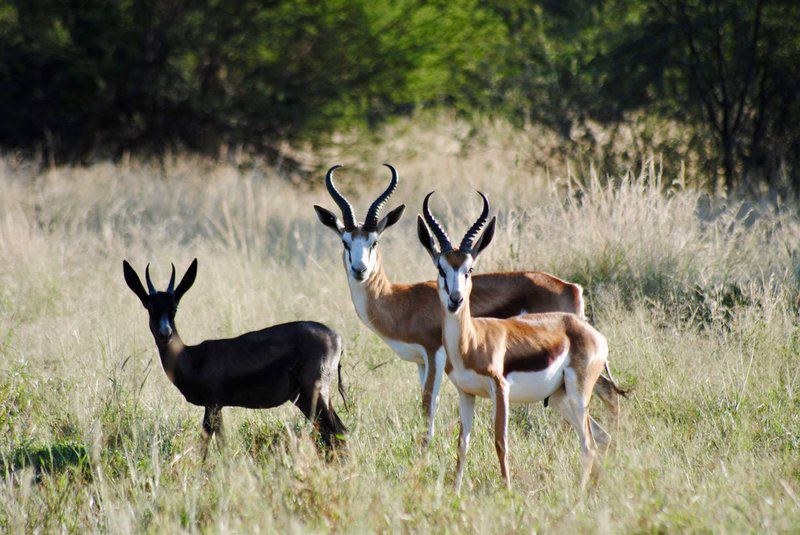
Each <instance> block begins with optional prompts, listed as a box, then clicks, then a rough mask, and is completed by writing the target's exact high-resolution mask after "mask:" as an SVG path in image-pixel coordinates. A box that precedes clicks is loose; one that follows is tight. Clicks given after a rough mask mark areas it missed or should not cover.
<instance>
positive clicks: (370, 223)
mask: <svg viewBox="0 0 800 535" xmlns="http://www.w3.org/2000/svg"><path fill="white" fill-rule="evenodd" d="M383 165H385V166H386V167H388V168H389V170H390V171H391V172H392V181H391V182H390V183H389V187H388V188H386V190H385V191H384V192H383V193H381V195H380V196H379V197H378V198H377V199H375V202H373V203H372V205H371V206H370V207H369V210H368V211H367V218H366V220H365V221H364V230H366V231H367V232H373V231H375V230H377V228H378V216H380V214H381V210H383V206H384V205H385V204H386V201H388V200H389V197H391V196H392V193H394V190H396V189H397V170H396V169H395V168H394V167H392V166H391V165H389V164H388V163H385V164H383Z"/></svg>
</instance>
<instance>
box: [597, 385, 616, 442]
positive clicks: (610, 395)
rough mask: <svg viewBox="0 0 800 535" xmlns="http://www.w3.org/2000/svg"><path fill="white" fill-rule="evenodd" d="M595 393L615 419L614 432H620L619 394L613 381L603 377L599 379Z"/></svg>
mask: <svg viewBox="0 0 800 535" xmlns="http://www.w3.org/2000/svg"><path fill="white" fill-rule="evenodd" d="M594 393H595V394H597V396H598V397H599V398H600V399H601V400H602V401H603V403H604V404H605V406H606V408H608V410H609V412H611V415H612V416H613V418H614V430H615V431H619V394H618V393H617V391H616V390H615V389H614V388H613V386H612V384H611V381H609V380H608V379H607V378H605V377H603V376H602V375H601V376H600V377H598V378H597V383H595V385H594Z"/></svg>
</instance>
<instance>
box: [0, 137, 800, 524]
mask: <svg viewBox="0 0 800 535" xmlns="http://www.w3.org/2000/svg"><path fill="white" fill-rule="evenodd" d="M406 135H407V134H406ZM414 141H417V142H419V143H417V144H416V145H417V148H416V149H412V148H409V147H412V144H411V140H410V139H409V138H406V141H405V145H403V143H401V142H399V141H396V140H395V141H392V142H385V143H383V144H379V145H376V146H372V147H369V148H368V149H365V151H364V152H358V153H353V152H350V149H347V151H344V152H341V154H339V153H337V152H336V151H335V150H332V149H331V150H330V151H331V154H326V155H325V158H326V162H327V161H329V162H330V163H335V161H336V160H338V159H339V158H340V157H341V158H342V159H343V160H344V161H345V162H349V163H352V164H357V165H351V166H350V167H349V168H347V169H345V170H343V171H342V172H341V173H340V175H339V176H341V182H342V184H343V187H344V189H345V190H346V191H347V192H348V193H350V194H351V195H352V196H353V197H354V198H355V199H357V200H358V203H357V209H358V210H359V213H360V214H362V215H363V212H364V210H365V208H366V206H367V204H368V202H370V201H371V199H372V196H373V195H375V194H376V193H377V192H378V191H379V190H380V188H381V185H382V182H381V181H382V180H383V179H385V178H386V176H385V174H384V171H385V169H383V168H381V167H380V165H379V164H380V163H382V162H383V161H384V160H388V161H390V162H392V163H394V164H395V165H396V166H397V167H398V169H399V170H400V173H401V185H400V187H399V189H398V192H397V193H396V195H395V198H394V199H393V200H392V201H391V202H390V204H389V206H395V205H396V204H399V203H400V202H405V203H406V204H407V205H408V211H407V212H406V216H405V217H404V219H403V220H402V221H401V223H400V224H398V225H397V226H396V227H394V228H392V229H391V230H390V231H388V232H387V234H386V237H385V239H384V240H382V242H381V247H382V250H383V256H384V260H385V263H386V265H387V271H388V272H389V275H390V277H392V278H393V279H394V280H398V281H413V280H421V279H429V278H432V276H433V268H432V267H431V266H430V263H429V260H428V257H427V255H426V253H425V252H424V250H423V249H422V247H421V246H419V244H418V243H417V242H416V238H415V232H414V226H413V224H414V215H415V214H416V213H417V212H418V211H419V207H420V203H421V201H422V197H423V194H424V193H425V192H427V191H428V190H430V189H433V188H435V189H437V190H438V191H439V193H440V194H439V197H438V200H437V203H436V205H437V206H438V207H440V211H439V215H441V217H442V219H443V220H445V221H446V222H448V224H450V225H451V228H453V229H455V228H463V226H464V225H465V224H466V222H467V220H470V219H471V218H474V217H475V215H476V214H477V211H478V210H479V202H478V199H477V196H476V195H475V194H474V189H475V188H476V187H480V188H482V189H483V191H485V192H486V193H487V194H488V195H489V198H490V200H491V201H492V204H493V207H494V209H496V210H497V211H498V213H499V222H498V223H499V228H498V235H497V236H496V237H495V241H494V243H493V244H492V246H491V247H490V248H489V249H488V250H487V252H486V254H485V256H484V257H482V259H481V263H480V265H479V268H480V269H482V270H493V269H538V270H544V271H549V272H552V273H554V274H556V275H558V276H561V277H563V278H566V279H569V280H573V281H576V282H579V283H580V284H582V285H584V287H585V288H586V290H587V301H588V304H589V312H590V315H591V318H592V321H593V323H594V324H595V325H596V326H597V327H598V328H599V329H600V331H601V332H603V333H604V334H605V335H606V336H607V337H608V339H609V344H610V348H611V353H610V362H611V365H612V368H613V370H614V372H615V374H616V376H617V379H618V380H620V381H621V382H622V383H623V384H624V385H626V386H629V387H632V389H633V394H632V397H631V399H629V400H627V401H626V402H625V403H624V406H623V417H622V424H621V428H620V430H619V432H618V433H616V434H615V435H614V446H613V448H612V450H611V451H610V452H609V454H608V455H607V456H606V458H605V459H604V460H603V467H604V475H603V478H602V479H601V481H600V483H599V485H598V486H597V488H596V489H595V490H594V491H593V492H591V493H590V494H589V495H588V496H587V497H585V498H584V499H583V500H579V494H578V492H577V490H576V487H577V483H578V480H579V469H580V461H579V454H578V442H577V439H576V437H575V436H574V433H573V432H572V431H571V430H570V429H569V428H568V427H567V426H566V425H565V424H563V423H562V422H560V421H559V420H558V418H557V417H556V415H555V414H553V413H552V412H551V411H546V410H543V409H542V407H541V406H539V405H534V406H530V407H527V408H525V407H521V408H516V409H514V411H513V414H512V418H511V420H512V422H511V425H510V437H509V441H510V470H511V477H512V481H513V490H512V491H511V492H506V491H505V490H504V489H503V486H502V483H501V479H500V477H499V470H498V467H497V461H496V457H495V453H494V447H493V444H492V436H491V432H490V424H489V418H490V415H489V410H488V409H489V404H488V403H487V402H485V401H484V402H482V403H481V402H479V403H478V412H477V415H476V425H475V432H474V438H473V445H472V449H471V451H470V454H469V457H468V466H467V472H466V479H465V486H464V489H463V492H462V495H461V496H455V495H454V494H453V492H452V482H453V475H454V466H455V442H456V435H457V421H458V410H457V395H456V392H455V389H454V388H453V387H452V385H450V384H449V383H448V382H447V381H446V380H445V385H444V386H443V390H442V400H441V405H440V407H441V408H440V412H439V415H438V418H437V430H438V431H437V436H436V438H435V441H434V443H433V444H432V446H431V448H430V449H429V450H427V451H426V450H423V449H422V448H421V447H420V445H419V438H420V437H421V435H422V434H423V428H424V426H423V423H422V418H421V415H420V413H419V408H418V406H419V391H418V378H417V371H416V369H415V367H414V366H412V365H409V364H406V363H403V362H401V361H400V360H399V359H398V358H396V357H395V356H394V354H393V353H391V352H390V350H389V349H388V347H386V346H385V345H384V344H383V343H382V342H380V341H379V340H378V339H377V337H376V336H374V335H373V334H371V333H370V332H369V331H368V330H367V329H366V328H365V327H364V326H363V325H362V324H361V323H360V322H359V320H358V318H357V317H356V315H355V312H354V310H353V306H352V304H351V302H350V299H349V293H348V291H347V288H346V282H345V274H344V272H343V268H342V266H341V261H340V253H341V251H340V249H341V245H340V244H339V242H338V240H337V239H336V238H335V237H334V236H333V234H331V233H330V231H328V230H327V229H324V228H323V227H322V226H321V225H320V224H319V223H318V222H317V221H316V218H315V217H314V212H313V209H312V204H313V203H318V204H323V205H325V206H328V207H330V208H333V207H334V204H333V202H332V201H331V200H330V199H329V197H328V196H327V194H326V193H325V192H324V190H323V189H321V188H312V189H309V188H304V187H297V186H294V185H292V184H291V183H290V182H287V181H286V180H284V179H282V178H281V177H280V176H279V174H278V173H276V172H273V171H272V170H270V169H266V170H265V169H263V168H259V169H258V170H246V169H245V170H240V169H237V168H236V167H234V166H226V165H221V164H210V163H208V162H205V161H200V160H196V159H190V158H184V157H181V158H173V159H170V160H168V161H167V162H166V164H165V165H164V166H163V167H159V166H156V165H147V164H142V163H138V162H136V161H131V162H125V163H121V164H118V165H114V164H98V165H95V166H92V167H90V168H64V169H56V170H51V171H46V172H38V171H36V170H35V169H34V168H33V167H32V166H31V165H29V164H26V163H25V162H19V161H16V160H14V159H13V158H10V157H7V158H5V159H4V160H2V162H1V163H0V189H2V194H1V195H0V467H1V468H2V472H0V477H2V481H1V482H0V531H3V532H23V531H41V532H53V531H56V532H58V531H63V532H78V531H81V532H84V531H101V532H115V533H117V532H130V531H144V532H153V533H155V532H159V533H160V532H175V531H188V532H241V533H252V532H266V533H270V532H277V533H307V532H328V531H334V532H373V531H391V532H465V531H469V532H493V533H500V532H507V531H514V532H531V531H546V532H575V531H581V532H595V531H598V532H608V533H616V532H621V531H622V532H631V531H635V532H678V531H691V532H698V531H702V532H706V531H714V532H743V531H745V532H747V531H749V532H756V531H757V532H762V531H768V532H797V531H798V530H800V394H799V392H800V380H798V377H800V325H799V324H798V312H797V296H798V288H799V287H800V255H799V254H798V242H800V219H798V217H797V216H796V213H797V212H796V210H794V211H793V210H788V209H785V210H782V211H776V210H775V209H773V208H769V207H765V206H760V205H742V204H735V205H728V206H726V205H724V204H723V203H721V202H720V201H719V200H717V199H715V198H712V197H708V196H705V195H703V194H701V193H699V192H697V191H693V190H691V189H686V188H684V187H682V179H681V178H680V177H667V176H663V177H662V176H660V174H659V171H658V166H657V165H656V164H652V165H650V166H646V167H645V168H644V169H643V170H641V172H636V173H633V174H632V175H630V176H628V177H617V178H615V179H614V180H611V181H605V180H600V179H598V178H597V177H594V176H592V175H591V173H582V174H579V175H578V178H580V180H571V179H570V177H559V176H553V175H552V174H548V173H547V172H546V171H544V170H537V169H536V168H535V166H534V165H531V164H530V163H529V162H528V163H525V162H524V160H520V159H519V158H517V157H516V156H515V153H514V151H515V150H517V149H515V147H519V144H517V145H515V144H514V143H512V142H511V141H508V143H506V142H505V141H502V142H501V141H497V142H496V143H495V144H494V145H492V144H491V143H484V144H477V145H476V146H473V147H472V149H471V150H470V151H469V152H468V153H467V154H464V153H463V152H462V151H460V150H459V145H458V143H457V141H454V140H453V139H450V138H447V137H446V136H445V137H442V136H441V135H440V134H437V136H433V137H431V138H430V139H427V138H425V135H424V134H419V135H418V136H416V137H415V140H414ZM501 145H502V146H505V147H511V148H506V149H502V150H501V149H499V148H498V147H500V146H501ZM422 146H424V147H426V148H427V149H429V150H426V151H423V150H422V148H421V147H422ZM340 150H342V149H340ZM519 150H522V148H519ZM365 177H372V179H371V180H365ZM319 182H320V184H321V177H320V180H319ZM578 183H580V184H582V185H581V186H578V185H577V184H578ZM365 186H367V187H365ZM194 257H197V258H198V259H199V274H198V278H197V282H196V283H195V285H194V287H193V288H192V289H191V290H190V291H189V293H188V294H187V295H186V297H185V299H184V301H183V302H182V306H181V309H180V311H179V313H178V316H177V319H176V324H177V326H178V329H179V330H180V332H181V334H182V336H183V338H184V340H185V341H187V343H197V342H199V341H201V340H203V339H205V338H214V337H226V336H232V335H236V334H238V333H241V332H244V331H248V330H253V329H257V328H261V327H264V326H267V325H270V324H273V323H278V322H282V321H289V320H295V319H314V320H318V321H322V322H324V323H327V324H329V325H330V326H331V327H333V328H334V329H336V330H338V331H339V332H340V333H341V334H342V335H343V338H344V340H345V344H346V355H345V357H344V359H343V366H344V369H343V371H344V375H345V383H346V385H347V388H348V393H349V396H350V400H351V402H352V405H351V410H350V411H349V412H348V411H345V410H344V408H343V407H342V403H341V400H339V399H338V398H337V399H336V405H337V409H338V410H339V412H340V414H341V416H342V418H343V420H344V421H345V423H346V425H348V426H349V428H350V429H351V434H350V436H349V441H348V442H349V455H348V456H347V457H346V458H343V459H339V460H335V461H333V462H326V461H325V460H324V459H322V458H320V456H319V455H318V454H317V453H316V450H315V448H314V446H313V443H312V441H311V440H310V438H309V425H308V424H307V423H306V421H305V420H304V419H303V418H302V416H301V415H300V413H299V412H298V411H297V410H296V409H294V408H293V407H291V406H285V407H281V408H279V409H276V410H272V411H249V410H244V409H226V410H225V411H224V417H225V426H226V429H225V432H226V436H227V447H226V449H225V450H223V451H219V450H218V449H215V448H212V450H211V453H210V455H209V459H208V460H207V462H205V463H203V462H201V460H200V458H199V454H198V445H199V440H198V439H199V428H200V419H201V417H202V409H201V408H198V407H194V406H191V405H189V404H188V403H187V402H186V401H185V400H184V399H183V398H182V397H181V395H180V394H179V393H178V391H177V390H176V389H175V388H174V387H173V386H172V385H171V384H170V383H169V382H168V380H167V379H166V377H165V375H164V373H163V372H162V370H161V366H160V362H159V360H158V355H157V352H156V349H155V344H154V343H153V340H152V336H151V334H150V332H149V329H148V326H147V318H146V313H145V311H144V310H143V309H142V308H141V305H140V304H139V302H138V301H137V299H136V298H135V296H134V295H133V294H132V293H131V292H130V291H129V290H128V288H127V287H126V286H125V283H124V281H123V278H122V268H121V263H122V259H123V258H127V259H128V260H129V261H131V262H132V263H133V265H134V266H135V267H136V268H137V269H139V270H142V269H143V268H144V265H145V264H146V263H147V262H152V270H153V275H154V281H155V283H156V285H157V286H165V285H166V282H167V279H168V275H169V272H168V270H169V264H170V262H175V264H176V266H177V267H178V270H179V271H182V270H185V269H186V267H187V266H188V265H189V262H190V261H191V259H192V258H194ZM593 414H595V415H597V416H598V418H599V419H601V420H604V419H605V420H607V418H606V413H605V412H604V409H603V407H601V406H600V405H599V404H597V405H593Z"/></svg>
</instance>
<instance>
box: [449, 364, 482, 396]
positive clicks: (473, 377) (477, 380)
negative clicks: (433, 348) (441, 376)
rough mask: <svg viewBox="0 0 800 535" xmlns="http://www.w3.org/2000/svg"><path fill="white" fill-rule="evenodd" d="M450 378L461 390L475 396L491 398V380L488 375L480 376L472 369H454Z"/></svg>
mask: <svg viewBox="0 0 800 535" xmlns="http://www.w3.org/2000/svg"><path fill="white" fill-rule="evenodd" d="M448 377H450V380H451V381H452V382H453V384H454V385H456V387H457V388H458V389H459V390H463V391H464V392H467V393H468V394H472V395H473V396H480V397H482V398H488V397H489V392H490V390H489V389H490V388H491V386H490V384H491V379H490V378H489V377H487V376H486V375H480V374H479V373H476V372H474V371H472V370H470V369H467V368H461V369H453V370H452V371H451V372H450V374H449V375H448Z"/></svg>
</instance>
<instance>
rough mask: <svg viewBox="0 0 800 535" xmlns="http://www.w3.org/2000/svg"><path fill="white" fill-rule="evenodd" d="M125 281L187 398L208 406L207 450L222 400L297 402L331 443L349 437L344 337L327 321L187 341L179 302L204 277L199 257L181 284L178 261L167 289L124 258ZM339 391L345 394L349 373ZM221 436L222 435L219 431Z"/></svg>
mask: <svg viewBox="0 0 800 535" xmlns="http://www.w3.org/2000/svg"><path fill="white" fill-rule="evenodd" d="M122 268H123V271H124V273H125V282H126V283H127V284H128V287H129V288H130V289H131V290H132V291H133V293H135V294H136V296H137V297H138V298H139V300H140V301H141V302H142V305H144V307H145V308H146V309H147V313H148V314H149V316H150V331H151V332H152V333H153V338H155V341H156V346H157V347H158V353H159V355H160V357H161V365H162V366H163V367H164V371H165V372H166V374H167V378H168V379H169V380H170V381H171V382H172V383H173V384H174V385H175V386H176V387H177V388H178V390H180V392H181V394H183V397H185V398H186V401H188V402H189V403H191V404H193V405H200V406H202V407H205V415H204V416H203V455H204V456H205V452H206V450H207V446H208V441H209V440H210V439H211V437H212V436H213V435H214V434H219V433H220V432H221V429H222V413H221V410H222V407H246V408H249V409H266V408H270V407H277V406H278V405H282V404H283V403H285V402H287V401H291V402H292V403H294V404H295V405H296V406H297V407H298V408H299V409H300V410H301V411H302V412H303V414H304V415H305V416H306V418H308V419H309V420H311V422H312V423H313V424H314V427H315V428H316V429H317V430H318V431H319V434H320V437H321V438H322V441H323V443H324V444H325V445H326V446H335V445H338V444H340V443H341V439H342V438H343V435H344V433H345V432H346V431H347V429H346V428H345V426H344V425H343V424H342V421H341V420H340V419H339V416H338V415H337V414H336V412H335V411H334V410H333V404H332V402H331V383H332V381H333V380H334V377H335V375H336V374H337V372H339V358H340V356H341V354H342V339H341V337H340V336H339V335H338V334H336V333H335V332H334V331H332V330H331V329H329V328H328V327H326V326H325V325H323V324H321V323H316V322H312V321H295V322H291V323H284V324H282V325H274V326H272V327H268V328H266V329H262V330H260V331H254V332H249V333H245V334H243V335H241V336H237V337H236V338H230V339H226V340H206V341H205V342H201V343H200V344H198V345H196V346H187V345H185V344H184V343H183V340H181V337H180V336H179V335H178V331H177V329H176V328H175V313H176V312H177V311H178V304H179V303H180V301H181V298H182V297H183V295H184V294H185V293H186V291H187V290H188V289H189V288H190V287H191V286H192V284H193V283H194V280H195V277H196V276H197V259H195V260H194V261H193V262H192V264H191V265H190V266H189V269H188V270H187V271H186V274H185V275H184V276H183V279H181V282H180V284H178V287H177V288H176V287H175V266H174V265H173V266H172V277H171V278H170V281H169V287H168V288H167V291H166V292H159V291H157V290H156V289H155V287H154V286H153V283H152V281H151V280H150V265H149V264H148V265H147V268H146V269H145V279H146V281H147V289H148V291H147V292H146V291H145V290H144V288H143V287H142V283H141V280H140V279H139V276H138V275H137V274H136V271H134V269H133V268H132V267H131V265H130V264H128V262H127V261H123V262H122ZM339 392H340V394H342V398H344V391H343V387H342V381H341V375H340V376H339ZM218 436H219V438H220V439H221V438H222V436H221V434H219V435H218Z"/></svg>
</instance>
